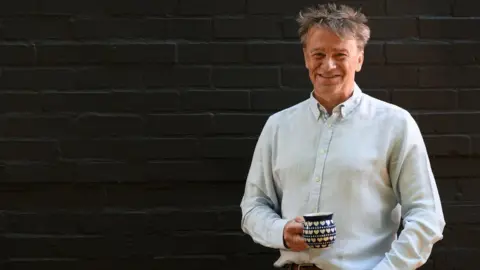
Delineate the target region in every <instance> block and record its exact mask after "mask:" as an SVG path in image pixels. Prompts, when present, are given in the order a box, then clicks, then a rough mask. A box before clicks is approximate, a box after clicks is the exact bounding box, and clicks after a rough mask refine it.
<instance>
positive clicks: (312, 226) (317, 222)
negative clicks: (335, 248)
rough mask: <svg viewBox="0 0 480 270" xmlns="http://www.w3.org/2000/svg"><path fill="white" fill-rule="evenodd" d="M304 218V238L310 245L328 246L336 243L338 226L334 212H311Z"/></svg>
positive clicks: (316, 246)
mask: <svg viewBox="0 0 480 270" xmlns="http://www.w3.org/2000/svg"><path fill="white" fill-rule="evenodd" d="M303 218H304V219H305V222H304V223H303V238H305V242H306V243H307V245H308V246H309V247H311V248H328V247H330V246H331V245H332V244H333V243H335V238H336V237H337V228H336V226H335V223H334V222H333V213H332V212H319V213H310V214H306V215H304V216H303Z"/></svg>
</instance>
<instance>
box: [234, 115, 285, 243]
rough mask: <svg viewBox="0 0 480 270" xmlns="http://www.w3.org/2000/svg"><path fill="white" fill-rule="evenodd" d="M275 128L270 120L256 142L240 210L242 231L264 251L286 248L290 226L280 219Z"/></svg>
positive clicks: (270, 119)
mask: <svg viewBox="0 0 480 270" xmlns="http://www.w3.org/2000/svg"><path fill="white" fill-rule="evenodd" d="M273 138H274V125H273V120H272V117H270V118H269V119H268V120H267V123H266V124H265V126H264V128H263V130H262V132H261V134H260V137H259V139H258V141H257V145H256V147H255V151H254V154H253V158H252V162H251V166H250V170H249V172H248V176H247V181H246V184H245V193H244V195H243V199H242V202H241V204H240V207H241V209H242V230H243V231H244V232H245V233H247V234H249V235H250V236H251V237H252V239H253V241H254V242H256V243H259V244H261V245H263V246H265V247H270V248H277V249H281V248H285V246H284V242H283V229H284V227H285V224H286V223H287V222H288V221H287V220H285V219H282V218H281V216H280V202H279V200H278V198H277V192H276V190H275V183H274V179H273V172H272V144H273Z"/></svg>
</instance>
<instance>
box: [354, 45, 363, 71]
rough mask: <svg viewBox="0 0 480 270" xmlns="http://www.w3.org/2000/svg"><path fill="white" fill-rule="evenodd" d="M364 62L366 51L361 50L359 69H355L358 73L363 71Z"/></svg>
mask: <svg viewBox="0 0 480 270" xmlns="http://www.w3.org/2000/svg"><path fill="white" fill-rule="evenodd" d="M363 60H364V51H363V50H361V51H360V53H359V55H358V63H357V68H356V69H355V70H356V71H357V72H359V71H360V70H362V65H363Z"/></svg>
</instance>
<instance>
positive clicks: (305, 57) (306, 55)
mask: <svg viewBox="0 0 480 270" xmlns="http://www.w3.org/2000/svg"><path fill="white" fill-rule="evenodd" d="M302 49H303V50H302V52H303V60H304V61H305V67H306V68H307V69H308V66H309V60H308V59H309V58H308V53H307V48H305V46H302Z"/></svg>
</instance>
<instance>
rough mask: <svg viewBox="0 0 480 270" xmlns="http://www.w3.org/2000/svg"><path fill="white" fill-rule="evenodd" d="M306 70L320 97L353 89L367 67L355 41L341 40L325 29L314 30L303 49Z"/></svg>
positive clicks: (315, 28)
mask: <svg viewBox="0 0 480 270" xmlns="http://www.w3.org/2000/svg"><path fill="white" fill-rule="evenodd" d="M303 54H304V57H305V66H306V67H307V69H308V72H309V77H310V80H311V82H312V84H313V86H314V88H315V91H316V92H318V93H332V92H337V91H340V90H343V91H346V90H351V89H353V84H354V81H355V72H358V71H360V69H361V67H362V63H363V50H360V49H359V48H358V43H357V41H356V40H355V39H354V38H353V37H352V38H344V39H341V38H339V37H338V36H337V35H336V34H335V33H333V32H331V31H330V30H328V29H325V28H321V27H312V28H311V29H310V31H309V32H308V34H307V38H306V41H305V46H304V48H303Z"/></svg>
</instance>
